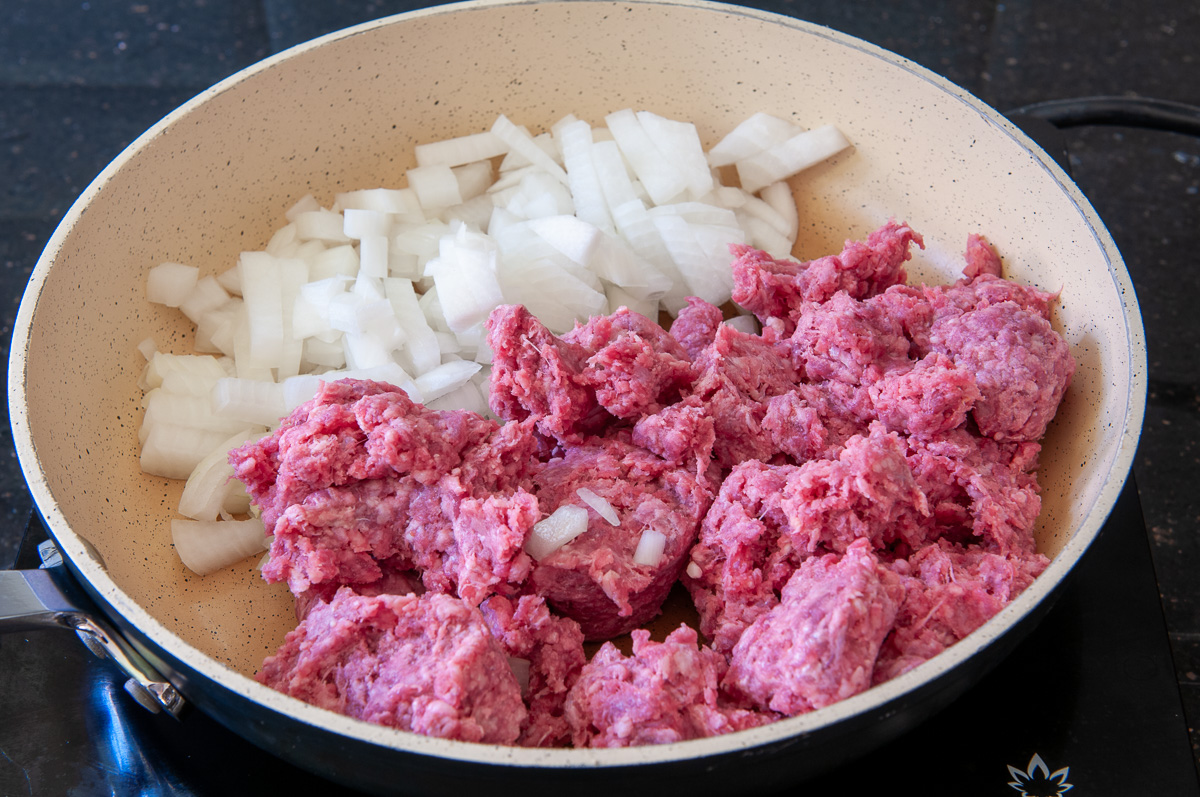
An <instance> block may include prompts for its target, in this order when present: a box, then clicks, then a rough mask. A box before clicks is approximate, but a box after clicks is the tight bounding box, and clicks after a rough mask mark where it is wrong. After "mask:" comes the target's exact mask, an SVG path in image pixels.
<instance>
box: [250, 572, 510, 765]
mask: <svg viewBox="0 0 1200 797" xmlns="http://www.w3.org/2000/svg"><path fill="white" fill-rule="evenodd" d="M257 677H258V680H259V681H261V682H262V683H264V684H266V685H267V686H270V687H272V688H274V689H278V690H279V691H281V692H283V693H285V694H289V695H291V696H292V697H298V698H300V699H301V700H304V701H307V702H309V703H312V704H313V705H315V706H320V707H322V708H327V709H330V710H332V711H336V712H338V713H341V714H346V715H347V716H350V717H355V718H357V719H361V720H366V721H367V722H374V723H377V724H379V725H389V726H391V727H394V728H400V729H402V730H410V731H414V732H416V733H423V734H426V735H429V736H439V737H442V738H444V739H460V740H463V741H469V742H486V743H491V744H513V743H514V742H516V741H517V735H518V733H519V732H520V727H521V723H522V722H523V721H524V719H525V715H526V709H525V704H524V703H523V702H522V700H521V689H520V686H518V684H517V679H516V676H514V675H513V672H512V670H511V669H510V668H509V666H508V659H507V658H506V657H505V655H504V651H503V650H502V649H501V647H500V643H499V642H497V641H496V639H495V637H493V636H492V634H491V632H490V631H489V630H488V627H487V624H486V623H485V622H484V620H483V616H482V615H481V614H480V613H479V611H478V610H477V609H472V608H471V607H469V606H467V605H466V604H464V603H463V602H462V601H460V600H458V599H456V598H453V597H450V596H449V595H429V594H427V595H422V596H417V595H376V596H373V597H363V596H360V595H356V594H355V593H354V592H353V591H352V590H351V589H350V588H348V587H343V588H342V589H340V590H338V592H337V593H336V594H335V595H334V596H333V599H332V600H331V601H330V602H329V603H319V604H317V605H315V606H313V607H312V608H311V609H310V610H309V612H308V615H307V616H306V617H305V619H304V621H303V622H301V623H300V626H299V627H298V628H297V629H296V630H295V631H292V632H291V633H289V634H288V635H287V639H285V640H284V643H283V646H282V647H280V649H279V652H278V653H276V654H275V655H274V656H271V657H270V658H268V659H267V660H266V661H265V662H264V663H263V667H262V670H261V671H260V672H259V673H258V676H257Z"/></svg>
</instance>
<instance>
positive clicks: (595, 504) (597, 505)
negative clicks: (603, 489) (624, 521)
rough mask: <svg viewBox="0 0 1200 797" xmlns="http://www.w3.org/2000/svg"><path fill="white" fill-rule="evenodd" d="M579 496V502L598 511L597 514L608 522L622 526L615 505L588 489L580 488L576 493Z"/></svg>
mask: <svg viewBox="0 0 1200 797" xmlns="http://www.w3.org/2000/svg"><path fill="white" fill-rule="evenodd" d="M575 494H576V495H578V496H579V500H580V501H583V502H584V503H585V504H587V505H588V506H590V507H591V508H592V509H594V510H596V514H598V515H600V517H602V518H604V519H605V520H607V521H608V522H609V523H610V524H612V525H614V526H619V525H621V519H620V518H619V517H618V516H617V510H615V509H613V505H612V504H610V503H609V502H608V501H606V500H605V499H604V498H602V497H601V496H599V495H596V494H595V493H594V492H592V491H591V490H589V489H588V488H586V487H580V488H579V489H578V490H576V491H575Z"/></svg>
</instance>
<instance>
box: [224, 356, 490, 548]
mask: <svg viewBox="0 0 1200 797" xmlns="http://www.w3.org/2000/svg"><path fill="white" fill-rule="evenodd" d="M497 426H498V425H497V424H496V423H495V422H493V421H488V420H486V419H484V418H481V417H479V416H478V415H475V414H474V413H470V412H465V411H458V410H455V411H451V412H435V411H433V410H428V409H426V408H425V407H424V406H422V405H420V404H417V403H415V402H413V401H412V399H410V398H409V397H408V394H406V393H405V392H404V391H402V390H400V389H399V388H396V387H393V386H392V385H388V384H385V383H382V382H369V381H362V380H353V379H344V380H340V381H337V382H323V383H322V384H321V386H320V388H319V390H318V392H317V395H316V397H315V398H313V399H312V400H311V401H309V402H307V403H305V404H303V405H301V406H300V407H298V408H297V409H296V410H295V411H293V412H292V413H291V415H289V416H288V417H287V418H285V419H284V420H283V422H282V423H281V424H280V426H279V428H278V429H277V430H276V431H275V432H274V433H273V434H271V435H269V436H267V437H265V438H263V439H262V440H259V441H257V442H254V443H249V444H247V445H245V446H242V447H240V448H237V449H234V450H233V451H232V452H230V454H229V462H230V464H231V465H232V466H233V469H234V476H236V477H237V478H238V479H239V480H240V481H241V482H242V483H243V484H244V485H245V486H246V492H247V493H248V494H249V495H250V497H251V499H252V500H253V501H254V502H255V504H256V505H257V506H258V507H259V508H260V509H261V510H262V517H263V524H264V525H265V526H266V528H267V529H268V531H269V530H270V529H271V528H273V527H274V525H275V521H276V520H277V519H278V517H279V515H280V514H281V513H282V512H283V511H284V510H285V509H286V508H287V507H289V506H291V505H293V504H296V503H299V502H300V501H302V500H303V499H304V498H305V497H306V496H307V495H308V494H310V493H312V492H315V491H317V490H322V489H325V488H328V487H340V486H343V485H348V484H353V483H355V482H359V481H364V480H371V479H388V478H394V477H397V476H407V477H411V478H412V479H414V480H416V481H417V482H419V483H422V484H430V483H432V482H435V481H437V479H438V478H440V477H441V475H442V474H444V473H447V472H449V471H450V470H451V469H452V468H454V467H455V466H457V465H458V464H459V460H460V454H461V451H462V450H463V449H464V448H466V447H467V446H470V445H473V444H475V443H478V442H480V441H482V440H484V439H486V437H487V436H488V435H490V434H492V433H493V432H494V431H495V430H496V429H497Z"/></svg>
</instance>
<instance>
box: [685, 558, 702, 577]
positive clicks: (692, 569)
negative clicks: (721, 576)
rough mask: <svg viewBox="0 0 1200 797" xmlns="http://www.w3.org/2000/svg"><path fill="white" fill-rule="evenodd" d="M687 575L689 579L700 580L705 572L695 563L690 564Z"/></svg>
mask: <svg viewBox="0 0 1200 797" xmlns="http://www.w3.org/2000/svg"><path fill="white" fill-rule="evenodd" d="M687 574H688V577H689V578H700V576H702V575H704V571H703V570H701V569H700V565H698V564H696V563H695V562H688V566H687Z"/></svg>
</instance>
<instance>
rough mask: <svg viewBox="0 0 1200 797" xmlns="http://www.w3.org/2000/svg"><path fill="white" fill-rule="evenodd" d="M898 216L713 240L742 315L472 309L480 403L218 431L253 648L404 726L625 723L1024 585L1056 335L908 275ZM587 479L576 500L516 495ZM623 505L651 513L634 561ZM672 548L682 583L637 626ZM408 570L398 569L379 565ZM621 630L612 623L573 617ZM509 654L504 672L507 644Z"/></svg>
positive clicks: (370, 713)
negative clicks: (256, 604)
mask: <svg viewBox="0 0 1200 797" xmlns="http://www.w3.org/2000/svg"><path fill="white" fill-rule="evenodd" d="M914 244H916V245H917V246H923V243H922V240H921V237H920V235H918V234H917V233H916V232H914V231H913V230H912V229H911V228H910V227H908V225H906V224H903V223H900V222H894V221H893V222H889V223H888V224H886V225H884V226H883V227H881V228H880V229H878V230H876V231H875V232H873V233H871V234H870V236H869V237H868V238H867V240H866V241H864V242H847V243H846V245H845V248H844V250H843V251H842V252H841V253H840V254H838V255H833V256H829V257H824V258H819V259H817V260H813V261H810V262H807V263H799V262H796V261H791V260H778V259H775V258H772V257H770V256H768V255H766V254H765V253H763V252H759V251H756V250H753V249H750V248H748V247H744V246H735V247H733V248H732V251H733V253H734V256H735V257H734V262H733V264H732V271H733V281H734V298H735V300H736V301H738V302H739V303H740V304H741V305H742V306H743V308H745V309H747V310H749V311H751V312H753V313H754V314H755V315H756V316H757V318H758V320H759V322H760V323H761V329H762V332H761V334H757V335H756V334H748V333H746V332H744V331H739V330H738V329H735V328H733V327H731V326H729V325H727V324H725V323H723V321H722V318H723V311H722V309H721V308H718V307H715V306H713V305H711V304H708V303H706V302H703V301H701V300H699V299H696V298H692V299H689V300H688V303H687V306H686V307H684V308H683V309H682V311H681V312H680V314H679V316H678V317H677V318H676V320H675V322H674V323H673V324H672V325H671V328H670V332H669V333H668V332H667V331H665V330H663V329H662V328H661V327H659V326H658V325H657V324H655V323H653V322H652V321H651V320H650V319H647V318H644V317H642V316H639V315H637V314H636V313H632V312H630V311H628V310H626V309H624V308H622V309H620V310H618V311H617V312H616V313H613V314H612V315H610V316H604V317H597V318H593V319H591V320H589V321H588V322H587V323H585V324H581V325H577V326H576V328H575V329H574V330H572V331H570V332H568V333H567V334H565V335H563V336H561V337H560V336H556V335H554V334H552V333H551V332H550V331H549V330H548V329H546V327H545V326H543V325H542V324H541V323H540V322H539V321H538V320H537V319H536V318H534V317H533V316H532V315H530V314H529V313H528V312H527V311H526V310H525V309H524V308H521V307H515V306H506V307H501V308H498V309H497V310H496V311H495V312H493V313H492V315H491V317H490V318H489V319H488V322H487V330H488V342H489V344H490V346H491V348H492V350H493V351H494V353H495V360H494V366H493V370H492V381H491V384H492V392H491V396H490V405H491V408H492V410H493V412H494V413H495V414H496V415H497V416H498V417H499V418H501V419H502V423H497V422H495V421H491V420H485V419H483V418H481V417H479V416H476V415H473V414H470V413H466V412H435V411H431V410H428V409H426V408H425V407H423V406H421V405H419V404H414V403H413V402H412V401H411V400H410V399H409V398H408V396H407V395H406V394H404V393H403V392H401V391H400V390H398V389H397V388H394V387H392V386H390V385H383V384H379V383H374V382H355V381H346V382H341V383H334V384H329V385H325V386H323V387H322V388H321V391H320V393H319V394H318V396H317V398H316V399H314V400H313V401H312V402H309V403H308V404H306V405H304V406H303V407H301V408H300V409H298V410H297V411H296V412H295V413H293V414H292V416H291V417H289V418H288V419H287V420H285V422H284V423H283V425H282V426H281V427H280V429H279V430H278V431H277V432H276V433H274V434H272V435H271V436H269V437H267V438H265V439H263V440H261V441H259V442H257V443H254V444H250V445H247V446H244V447H243V448H241V449H238V450H236V451H235V452H233V453H232V454H231V456H230V462H231V463H232V464H233V466H234V469H235V472H236V475H237V476H238V478H240V479H242V481H243V482H245V484H246V486H247V491H248V493H249V494H250V496H251V497H252V499H253V500H254V502H255V504H256V505H257V506H258V507H259V509H260V510H261V511H262V516H263V520H264V523H265V525H266V527H267V529H268V531H269V532H271V533H273V534H274V535H275V536H274V541H273V544H272V548H271V559H270V562H269V563H268V564H267V566H266V567H265V568H264V570H263V572H264V576H265V577H266V578H267V579H268V580H272V581H279V580H283V581H286V582H287V583H288V585H289V587H290V588H291V590H292V591H293V593H294V594H295V596H296V602H297V614H298V617H300V618H301V620H302V622H301V624H300V626H299V627H298V628H297V630H296V631H294V632H292V633H291V634H289V635H288V637H287V639H286V640H285V642H284V644H283V646H282V647H281V648H280V650H279V652H278V653H277V654H276V655H275V656H273V657H271V658H269V659H268V660H267V661H266V662H265V663H264V665H263V670H262V672H261V673H260V674H259V678H260V680H262V681H263V682H264V683H267V684H269V685H272V686H274V687H275V688H277V689H280V690H281V691H285V692H287V693H288V694H292V695H295V696H297V697H300V698H301V699H305V700H308V701H310V702H312V703H315V704H316V705H319V706H323V707H326V708H330V709H332V710H335V711H341V712H343V713H347V714H350V715H351V716H356V717H361V718H364V719H367V720H369V721H374V722H381V723H384V724H389V725H395V726H397V727H402V728H406V729H410V730H414V731H416V732H420V733H430V734H436V735H442V736H446V737H447V738H456V739H469V740H473V741H493V742H499V743H503V744H522V745H528V746H561V745H567V744H574V745H576V746H593V747H608V746H625V745H634V744H655V743H665V742H674V741H682V740H686V739H692V738H697V737H701V736H709V735H714V734H721V733H729V732H732V731H737V730H741V729H744V728H750V727H754V726H757V725H761V724H763V723H766V722H771V721H774V720H776V719H778V718H780V717H782V716H790V715H795V714H799V713H803V712H806V711H812V710H816V709H819V708H821V707H823V706H827V705H829V704H831V703H833V702H836V701H837V700H841V699H843V698H846V697H849V696H851V695H854V694H857V693H859V692H861V691H863V690H864V689H867V688H869V687H871V686H872V685H874V684H879V683H882V682H884V681H886V680H888V679H889V678H892V677H895V676H896V675H899V674H901V673H903V672H906V671H908V670H910V669H912V668H913V667H915V666H918V665H919V664H920V663H922V662H924V661H926V660H928V659H929V658H931V657H932V656H935V655H937V653H939V652H940V651H942V650H944V649H945V648H946V647H948V646H950V645H952V644H954V643H955V642H956V641H958V640H960V639H962V638H963V637H964V636H966V635H968V634H970V633H971V632H972V631H973V630H975V629H976V628H978V627H979V626H980V625H982V624H983V623H985V622H987V621H988V620H989V619H990V618H991V617H993V616H994V615H995V614H996V613H997V612H999V611H1000V610H1001V609H1003V607H1004V606H1005V605H1007V603H1008V602H1009V601H1011V600H1012V598H1013V597H1015V596H1016V595H1018V594H1019V593H1020V592H1021V591H1022V590H1024V589H1025V588H1026V587H1028V586H1029V584H1031V583H1032V582H1033V580H1034V579H1035V578H1036V577H1037V576H1038V575H1039V574H1040V573H1041V572H1042V571H1043V570H1044V569H1045V567H1046V565H1047V559H1046V558H1045V557H1044V556H1042V555H1040V554H1038V553H1037V552H1036V550H1035V542H1034V537H1033V529H1034V523H1035V521H1036V519H1037V516H1038V512H1039V510H1040V508H1041V501H1040V498H1039V495H1038V485H1037V480H1036V472H1037V465H1038V456H1039V452H1040V443H1039V442H1038V439H1039V438H1040V437H1041V435H1042V434H1043V433H1044V432H1045V428H1046V424H1047V423H1048V422H1049V421H1050V419H1051V418H1052V417H1053V415H1054V413H1055V411H1056V409H1057V407H1058V404H1059V402H1060V401H1061V399H1062V397H1063V395H1064V393H1065V391H1066V390H1067V388H1068V386H1069V384H1070V381H1071V377H1072V374H1073V372H1074V367H1075V363H1074V360H1073V359H1072V357H1071V354H1070V351H1069V348H1068V346H1067V345H1066V343H1065V342H1064V341H1063V340H1062V338H1061V337H1060V336H1059V335H1058V334H1057V333H1056V332H1054V330H1053V328H1052V327H1051V325H1050V309H1051V306H1052V303H1053V301H1054V300H1055V298H1056V296H1055V295H1054V294H1050V293H1045V292H1042V291H1040V290H1037V289H1035V288H1032V287H1028V286H1021V285H1017V284H1015V283H1012V282H1009V281H1007V280H1004V279H1002V278H1001V277H1000V276H999V274H1000V269H1001V262H1000V259H999V257H998V256H997V255H996V253H995V252H994V251H993V250H992V248H991V247H990V245H988V243H987V242H986V241H985V240H984V239H983V238H981V237H979V236H976V235H972V236H970V237H969V239H968V243H967V249H966V253H965V256H964V261H965V265H964V268H963V274H964V277H963V279H961V280H959V281H958V282H956V283H955V284H953V285H949V286H940V287H928V286H910V285H907V284H905V280H906V275H905V263H906V262H907V261H908V259H909V257H910V254H911V252H910V250H911V248H912V246H913V245H914ZM581 488H587V489H588V490H590V491H592V492H593V493H595V494H596V495H598V496H599V497H600V498H601V500H603V501H605V502H606V503H608V505H609V506H610V507H611V508H612V510H613V511H615V512H616V515H617V523H616V524H613V523H610V522H609V521H608V520H606V519H605V518H604V517H603V516H602V515H601V514H600V513H599V512H598V511H596V510H595V509H594V508H590V507H589V508H588V523H587V530H586V531H584V532H583V533H582V534H581V535H579V536H578V537H576V538H575V539H574V540H572V541H571V542H569V543H567V544H566V545H563V546H562V547H560V548H558V549H557V550H555V551H553V552H552V553H549V554H547V555H544V556H542V558H541V559H540V560H539V561H536V562H535V561H534V560H533V559H532V558H531V557H530V556H529V555H528V554H527V553H526V552H525V551H524V545H525V544H526V542H527V541H528V540H529V539H530V536H531V535H532V534H533V533H534V526H535V525H536V524H537V523H538V522H539V521H540V520H541V519H543V518H545V517H547V516H548V515H550V514H551V513H552V512H554V511H555V509H557V508H559V507H560V506H562V505H564V504H574V505H576V506H586V505H587V504H586V503H585V502H583V501H582V499H581V498H580V497H579V492H578V491H579V490H580V489H581ZM647 529H653V530H655V531H658V532H660V533H661V534H662V535H663V536H664V538H665V539H666V545H665V550H664V552H663V555H662V557H661V558H660V559H659V560H658V561H657V562H655V563H654V564H636V563H635V562H634V552H635V550H636V548H637V544H638V540H639V538H640V537H641V535H642V533H643V532H644V531H645V530H647ZM680 579H682V581H683V583H684V585H685V586H686V588H687V591H688V593H689V594H690V596H691V598H692V601H693V604H694V607H695V609H696V612H697V615H698V623H697V625H698V629H699V632H700V633H701V634H703V639H701V637H700V636H699V635H698V634H697V632H696V630H693V629H692V628H691V627H688V626H683V627H680V628H678V629H677V630H675V631H673V632H672V633H670V635H669V636H667V637H666V638H665V639H662V640H659V641H654V640H652V639H651V637H650V635H649V633H648V632H647V631H645V630H643V629H641V628H639V626H642V625H644V624H645V623H646V622H647V621H649V620H650V619H652V618H653V617H654V616H655V615H656V614H657V613H658V612H659V611H660V606H661V604H662V602H663V600H664V598H665V597H666V595H667V593H668V591H669V590H670V589H671V587H672V585H673V584H675V583H676V582H677V581H678V580H680ZM401 593H403V594H401ZM631 629H633V630H632V653H631V654H630V655H625V654H622V653H621V652H620V649H619V648H618V647H617V646H615V645H613V644H612V643H610V642H605V643H604V644H603V645H601V646H600V647H599V650H598V651H597V652H596V653H595V655H593V656H592V657H591V660H590V661H589V660H588V658H587V656H586V655H585V652H584V646H583V643H584V639H585V638H587V639H593V640H602V639H608V638H610V637H613V636H616V635H618V634H623V633H625V632H627V631H630V630H631ZM514 672H516V673H518V674H519V675H514Z"/></svg>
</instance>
